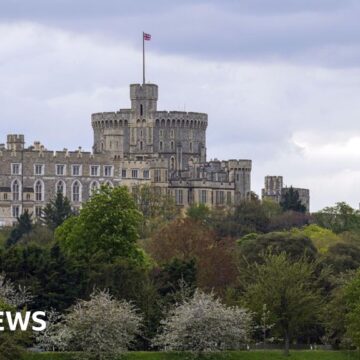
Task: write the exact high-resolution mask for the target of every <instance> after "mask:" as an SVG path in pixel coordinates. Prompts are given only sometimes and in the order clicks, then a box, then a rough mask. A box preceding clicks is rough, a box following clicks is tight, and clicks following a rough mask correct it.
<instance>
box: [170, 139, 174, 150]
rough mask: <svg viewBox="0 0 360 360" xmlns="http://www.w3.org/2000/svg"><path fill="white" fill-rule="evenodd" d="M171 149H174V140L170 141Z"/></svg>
mask: <svg viewBox="0 0 360 360" xmlns="http://www.w3.org/2000/svg"><path fill="white" fill-rule="evenodd" d="M170 149H171V150H174V142H173V141H171V142H170Z"/></svg>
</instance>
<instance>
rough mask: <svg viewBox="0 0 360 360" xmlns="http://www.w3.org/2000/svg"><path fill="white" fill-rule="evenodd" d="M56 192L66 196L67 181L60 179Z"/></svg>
mask: <svg viewBox="0 0 360 360" xmlns="http://www.w3.org/2000/svg"><path fill="white" fill-rule="evenodd" d="M56 193H61V194H62V195H63V196H65V183H64V182H63V181H59V182H58V183H57V184H56Z"/></svg>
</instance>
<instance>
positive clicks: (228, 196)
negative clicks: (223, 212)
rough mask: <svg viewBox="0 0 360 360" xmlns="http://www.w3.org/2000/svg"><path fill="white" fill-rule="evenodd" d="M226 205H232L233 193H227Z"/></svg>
mask: <svg viewBox="0 0 360 360" xmlns="http://www.w3.org/2000/svg"><path fill="white" fill-rule="evenodd" d="M226 203H227V204H228V205H230V204H231V191H227V192H226Z"/></svg>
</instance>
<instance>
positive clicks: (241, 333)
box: [153, 290, 251, 353]
mask: <svg viewBox="0 0 360 360" xmlns="http://www.w3.org/2000/svg"><path fill="white" fill-rule="evenodd" d="M250 331H251V314H250V312H249V311H248V310H246V309H243V308H238V307H226V306H224V305H223V304H222V303H221V302H220V300H219V299H217V298H215V297H214V295H213V294H205V293H203V292H202V291H199V290H197V291H196V292H195V293H194V296H193V297H192V298H190V299H187V300H184V302H183V303H181V304H177V305H176V306H175V308H174V309H172V310H171V311H170V312H169V314H168V316H167V318H166V319H165V320H163V321H162V331H161V333H160V334H159V335H158V336H157V337H156V338H155V339H154V341H153V345H154V346H158V347H160V348H162V349H163V350H170V351H171V350H176V351H192V352H196V353H202V352H212V351H220V350H230V349H231V350H232V349H239V348H241V347H242V346H243V345H244V344H245V343H246V342H247V341H248V336H249V334H250Z"/></svg>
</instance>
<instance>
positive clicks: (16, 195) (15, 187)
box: [12, 180, 20, 201]
mask: <svg viewBox="0 0 360 360" xmlns="http://www.w3.org/2000/svg"><path fill="white" fill-rule="evenodd" d="M12 199H13V201H19V200H20V184H19V181H18V180H15V181H14V182H13V184H12Z"/></svg>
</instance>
